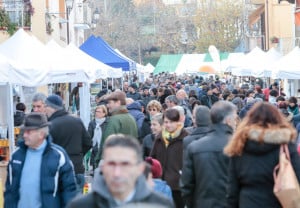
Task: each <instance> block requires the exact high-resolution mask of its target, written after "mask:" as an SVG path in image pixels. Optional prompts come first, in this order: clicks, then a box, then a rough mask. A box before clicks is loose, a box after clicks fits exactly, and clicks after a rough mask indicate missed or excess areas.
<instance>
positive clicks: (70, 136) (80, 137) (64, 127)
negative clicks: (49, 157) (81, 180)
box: [48, 110, 92, 174]
mask: <svg viewBox="0 0 300 208" xmlns="http://www.w3.org/2000/svg"><path fill="white" fill-rule="evenodd" d="M48 120H49V121H50V122H51V126H50V135H51V136H52V138H53V143H55V144H58V145H59V146H61V147H63V148H64V149H65V150H66V152H67V153H68V155H69V157H70V159H71V160H72V162H73V165H74V169H75V173H76V174H79V173H84V167H83V162H82V160H83V157H84V155H85V154H86V153H87V151H89V149H90V148H91V147H92V140H91V138H90V135H89V133H88V132H87V130H86V129H85V127H84V125H83V122H82V121H81V119H80V118H76V117H74V116H71V115H69V114H68V112H66V111H65V110H58V111H56V112H54V113H53V114H52V115H51V116H50V118H48Z"/></svg>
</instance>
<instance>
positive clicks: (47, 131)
mask: <svg viewBox="0 0 300 208" xmlns="http://www.w3.org/2000/svg"><path fill="white" fill-rule="evenodd" d="M39 130H40V131H42V132H44V134H45V138H46V137H47V135H48V134H49V127H48V126H45V127H43V128H40V129H39Z"/></svg>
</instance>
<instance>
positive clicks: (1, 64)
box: [0, 54, 12, 83]
mask: <svg viewBox="0 0 300 208" xmlns="http://www.w3.org/2000/svg"><path fill="white" fill-rule="evenodd" d="M11 63H12V61H9V60H8V58H7V57H5V56H4V55H1V54H0V83H6V82H9V80H10V79H9V72H10V69H11V68H12V66H11Z"/></svg>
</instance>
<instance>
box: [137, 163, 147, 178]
mask: <svg viewBox="0 0 300 208" xmlns="http://www.w3.org/2000/svg"><path fill="white" fill-rule="evenodd" d="M145 168H146V164H145V162H144V161H143V162H141V163H140V164H139V165H138V172H139V175H141V174H143V173H144V171H145Z"/></svg>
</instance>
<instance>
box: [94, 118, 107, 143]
mask: <svg viewBox="0 0 300 208" xmlns="http://www.w3.org/2000/svg"><path fill="white" fill-rule="evenodd" d="M104 121H105V118H95V122H96V127H95V129H94V136H93V147H95V146H97V147H98V148H99V146H100V143H101V139H102V129H101V125H102V124H103V122H104Z"/></svg>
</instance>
